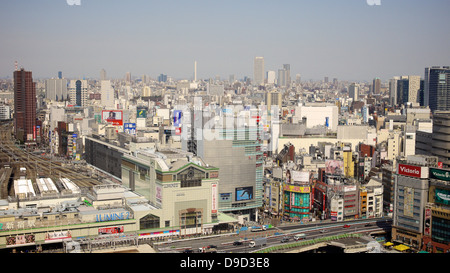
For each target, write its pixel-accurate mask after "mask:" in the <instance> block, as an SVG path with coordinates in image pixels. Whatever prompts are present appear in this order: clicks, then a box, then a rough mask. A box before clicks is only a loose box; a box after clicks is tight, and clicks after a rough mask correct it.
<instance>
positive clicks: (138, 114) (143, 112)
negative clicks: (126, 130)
mask: <svg viewBox="0 0 450 273" xmlns="http://www.w3.org/2000/svg"><path fill="white" fill-rule="evenodd" d="M136 117H137V118H147V109H142V108H138V109H137V112H136Z"/></svg>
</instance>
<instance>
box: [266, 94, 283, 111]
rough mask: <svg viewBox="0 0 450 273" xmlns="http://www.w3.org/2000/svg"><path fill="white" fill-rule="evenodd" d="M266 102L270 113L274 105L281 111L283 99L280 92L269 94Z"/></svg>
mask: <svg viewBox="0 0 450 273" xmlns="http://www.w3.org/2000/svg"><path fill="white" fill-rule="evenodd" d="M265 101H266V105H267V110H268V111H270V110H271V109H272V105H276V106H278V109H281V102H282V98H281V93H280V92H267V93H266V94H265Z"/></svg>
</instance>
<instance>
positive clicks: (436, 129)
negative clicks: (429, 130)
mask: <svg viewBox="0 0 450 273" xmlns="http://www.w3.org/2000/svg"><path fill="white" fill-rule="evenodd" d="M432 139H433V140H432V141H431V152H432V154H433V155H434V156H437V157H438V160H439V162H442V166H443V167H444V168H450V111H435V112H434V115H433V134H432Z"/></svg>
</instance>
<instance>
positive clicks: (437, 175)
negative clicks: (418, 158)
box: [430, 168, 450, 181]
mask: <svg viewBox="0 0 450 273" xmlns="http://www.w3.org/2000/svg"><path fill="white" fill-rule="evenodd" d="M430 178H434V179H439V180H445V181H450V171H446V170H443V169H434V168H430Z"/></svg>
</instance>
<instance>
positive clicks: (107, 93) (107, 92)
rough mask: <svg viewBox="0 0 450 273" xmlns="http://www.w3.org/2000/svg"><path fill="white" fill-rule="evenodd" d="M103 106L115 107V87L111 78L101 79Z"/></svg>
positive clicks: (107, 107) (105, 107) (106, 107)
mask: <svg viewBox="0 0 450 273" xmlns="http://www.w3.org/2000/svg"><path fill="white" fill-rule="evenodd" d="M100 92H101V106H103V107H104V109H115V108H116V107H114V106H115V105H114V88H113V87H112V85H111V81H110V80H103V81H101V87H100Z"/></svg>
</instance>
